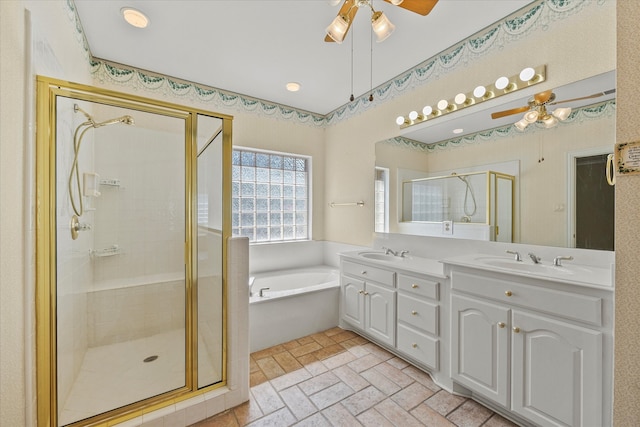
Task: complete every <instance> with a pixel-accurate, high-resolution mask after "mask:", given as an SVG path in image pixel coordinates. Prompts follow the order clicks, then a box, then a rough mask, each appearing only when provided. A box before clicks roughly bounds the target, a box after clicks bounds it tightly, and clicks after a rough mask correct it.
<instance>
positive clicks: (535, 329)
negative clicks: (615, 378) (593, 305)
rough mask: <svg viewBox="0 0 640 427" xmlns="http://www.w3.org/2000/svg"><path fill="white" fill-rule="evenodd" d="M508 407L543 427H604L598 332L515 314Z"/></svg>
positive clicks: (600, 342) (529, 315)
mask: <svg viewBox="0 0 640 427" xmlns="http://www.w3.org/2000/svg"><path fill="white" fill-rule="evenodd" d="M512 326H513V331H514V333H513V335H512V342H513V364H512V369H513V373H512V377H513V378H512V390H513V391H512V394H513V395H512V409H513V410H514V411H515V412H517V413H519V414H520V415H523V416H525V417H526V418H527V419H529V420H532V421H533V422H535V423H536V424H539V425H541V426H574V427H577V426H596V425H602V412H601V408H602V376H601V372H602V333H600V332H598V331H594V330H591V329H586V328H581V327H579V326H574V325H571V324H568V323H565V322H561V321H556V320H551V319H549V318H544V317H540V316H536V315H533V314H527V313H522V312H519V311H515V310H514V311H513V321H512Z"/></svg>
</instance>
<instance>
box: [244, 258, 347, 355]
mask: <svg viewBox="0 0 640 427" xmlns="http://www.w3.org/2000/svg"><path fill="white" fill-rule="evenodd" d="M339 277H340V275H339V272H338V269H336V268H334V267H329V266H325V265H320V266H314V267H308V268H302V269H294V270H282V271H275V272H269V273H262V274H256V275H255V276H253V277H252V280H253V284H252V289H251V291H252V292H253V296H251V297H250V299H249V339H250V342H249V345H250V350H251V352H254V351H257V350H262V349H264V348H267V347H271V346H274V345H276V344H282V343H285V342H287V341H291V340H293V339H296V338H300V337H303V336H306V335H310V334H313V333H316V332H321V331H324V330H326V329H330V328H333V327H335V326H337V325H338V317H339V314H338V304H339V298H340V280H339ZM261 288H269V289H265V290H264V291H263V295H264V296H263V297H260V296H259V294H260V289H261Z"/></svg>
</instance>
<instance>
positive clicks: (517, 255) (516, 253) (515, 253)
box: [505, 251, 522, 261]
mask: <svg viewBox="0 0 640 427" xmlns="http://www.w3.org/2000/svg"><path fill="white" fill-rule="evenodd" d="M505 252H506V253H508V254H511V255H515V258H514V259H515V260H516V261H522V257H521V256H520V252H518V251H505Z"/></svg>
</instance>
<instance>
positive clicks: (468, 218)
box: [451, 172, 478, 222]
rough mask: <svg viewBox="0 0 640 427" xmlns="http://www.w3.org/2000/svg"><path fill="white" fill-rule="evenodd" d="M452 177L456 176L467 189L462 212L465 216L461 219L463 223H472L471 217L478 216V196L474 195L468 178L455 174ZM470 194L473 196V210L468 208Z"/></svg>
mask: <svg viewBox="0 0 640 427" xmlns="http://www.w3.org/2000/svg"><path fill="white" fill-rule="evenodd" d="M451 175H454V176H455V177H456V178H458V179H459V180H460V181H462V182H464V184H465V186H466V188H465V191H464V202H463V204H462V210H463V211H464V216H463V217H462V218H461V221H462V222H471V217H472V216H474V215H475V214H476V210H477V209H478V205H477V204H476V196H475V194H474V193H473V188H472V187H471V183H470V182H469V180H468V179H467V177H466V176H460V175H457V174H456V173H455V172H453V173H452V174H451ZM469 194H471V202H472V203H473V208H468V203H467V200H468V198H469Z"/></svg>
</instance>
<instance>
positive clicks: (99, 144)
mask: <svg viewBox="0 0 640 427" xmlns="http://www.w3.org/2000/svg"><path fill="white" fill-rule="evenodd" d="M132 115H134V119H136V120H142V119H145V120H146V119H148V117H147V116H145V115H144V113H140V112H135V114H134V113H132ZM151 120H154V119H151ZM155 120H157V119H155ZM163 125H165V126H166V124H163ZM101 130H102V131H103V132H102V133H100V134H99V138H100V139H99V140H97V141H96V144H95V149H96V172H98V173H99V174H100V176H101V177H102V178H103V179H118V180H120V186H108V185H102V186H101V189H100V190H101V193H102V195H101V196H100V197H99V198H97V199H96V212H95V215H96V221H95V233H96V244H95V246H96V247H95V249H96V250H100V249H104V248H109V247H111V246H113V245H118V247H119V248H120V250H121V254H120V255H116V256H111V257H94V268H95V275H94V286H95V289H104V288H109V287H121V286H130V285H133V284H140V283H153V282H160V281H167V280H177V279H181V278H184V274H185V273H184V240H185V221H184V214H185V190H184V176H185V172H184V161H183V160H181V159H184V136H183V134H181V133H180V131H181V129H179V130H180V131H178V130H175V131H169V130H166V131H154V130H149V129H144V128H141V127H138V126H137V125H135V126H119V125H116V126H111V127H107V128H102V129H101ZM96 138H98V134H97V136H96Z"/></svg>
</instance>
